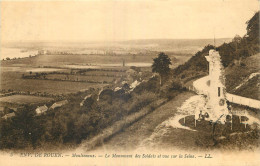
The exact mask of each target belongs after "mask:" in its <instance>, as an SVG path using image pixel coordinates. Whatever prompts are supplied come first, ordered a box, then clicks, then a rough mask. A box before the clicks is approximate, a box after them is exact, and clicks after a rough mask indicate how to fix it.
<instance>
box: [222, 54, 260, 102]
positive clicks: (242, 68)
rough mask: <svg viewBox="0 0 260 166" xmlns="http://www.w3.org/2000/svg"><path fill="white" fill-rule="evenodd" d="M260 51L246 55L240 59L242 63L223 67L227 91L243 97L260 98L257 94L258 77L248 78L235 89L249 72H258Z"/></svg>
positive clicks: (259, 69) (259, 68) (259, 70)
mask: <svg viewBox="0 0 260 166" xmlns="http://www.w3.org/2000/svg"><path fill="white" fill-rule="evenodd" d="M259 62H260V53H258V54H256V55H253V56H250V57H247V58H246V59H243V60H242V61H241V64H242V65H238V64H237V65H230V66H229V67H227V68H226V69H225V74H226V87H227V91H228V92H230V93H234V94H237V95H241V96H244V97H249V98H254V99H258V100H260V96H259V84H258V83H259V79H258V78H259V77H257V76H256V77H254V78H252V79H250V80H249V81H248V82H247V83H245V84H243V86H241V87H240V88H238V89H237V90H236V89H235V87H237V86H239V85H240V84H241V83H243V81H244V80H246V79H247V78H248V77H249V76H250V74H252V73H259V72H260V66H259Z"/></svg>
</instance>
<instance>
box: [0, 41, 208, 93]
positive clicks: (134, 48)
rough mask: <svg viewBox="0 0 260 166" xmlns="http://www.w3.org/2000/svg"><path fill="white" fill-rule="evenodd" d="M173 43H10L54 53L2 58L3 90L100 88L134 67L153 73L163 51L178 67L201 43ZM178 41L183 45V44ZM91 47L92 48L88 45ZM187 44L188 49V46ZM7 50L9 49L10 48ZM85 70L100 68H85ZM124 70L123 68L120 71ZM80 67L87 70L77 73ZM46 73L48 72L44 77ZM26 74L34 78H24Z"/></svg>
mask: <svg viewBox="0 0 260 166" xmlns="http://www.w3.org/2000/svg"><path fill="white" fill-rule="evenodd" d="M147 42H148V44H147ZM172 42H173V41H166V43H164V42H162V41H159V43H158V44H156V42H155V41H153V40H152V41H145V42H144V41H142V42H141V43H136V42H135V41H131V42H130V43H129V42H122V43H117V44H116V45H114V44H113V45H109V46H106V45H102V44H101V45H99V44H98V45H85V44H84V45H82V43H81V44H80V43H77V44H75V43H74V44H73V43H72V44H71V43H70V45H69V47H67V45H66V43H65V45H64V47H63V46H60V45H59V44H58V45H57V46H56V45H55V43H49V44H50V45H49V44H48V43H45V44H44V46H40V44H42V43H38V44H39V46H37V47H35V48H34V47H33V48H32V46H35V44H36V45H37V43H25V44H24V45H23V44H22V45H21V43H20V44H19V43H16V44H13V43H11V45H10V48H14V49H20V50H41V49H44V50H50V51H52V53H51V54H44V55H35V54H32V57H21V58H18V57H19V54H18V53H19V50H18V51H17V50H16V52H17V55H12V56H10V54H8V56H10V57H16V59H11V60H4V61H3V60H2V61H1V70H0V74H1V77H0V79H1V80H0V90H2V91H5V92H6V91H12V90H13V91H20V92H34V93H35V92H36V93H37V92H41V93H48V94H54V95H57V94H69V93H75V92H78V91H80V90H83V89H88V88H90V87H92V88H100V87H102V86H105V85H107V84H111V83H114V82H115V81H116V80H120V79H121V80H122V79H124V78H126V77H127V73H126V70H128V69H129V68H130V67H131V66H136V67H139V68H141V70H142V77H143V76H144V74H145V75H147V74H146V73H151V65H152V63H153V58H155V57H157V55H158V53H159V52H161V51H164V52H166V54H167V55H168V56H169V57H170V58H171V60H172V65H171V66H170V67H171V68H175V67H176V66H178V65H179V64H182V63H184V62H186V61H187V60H188V59H189V58H190V57H191V56H192V53H193V52H195V51H197V50H198V49H199V48H200V47H201V46H202V45H200V44H198V43H197V42H195V41H190V42H188V45H185V44H184V43H187V41H174V42H173V45H172ZM178 42H181V43H182V44H181V45H180V44H178ZM203 42H205V41H203ZM207 42H208V41H207ZM149 43H150V44H149ZM65 46H66V47H65ZM90 46H91V48H88V47H90ZM150 46H151V47H150ZM92 47H93V48H92ZM188 47H189V49H187V48H188ZM7 48H8V47H7ZM173 48H176V49H173ZM91 50H94V51H93V53H91V52H92V51H91ZM111 50H112V51H111ZM187 50H189V51H187ZM11 51H12V50H11ZM8 52H10V49H9V50H8ZM61 52H63V53H61ZM98 52H100V54H98ZM102 52H103V53H102ZM11 53H13V52H11ZM2 56H3V57H4V56H5V55H2ZM123 63H124V65H123ZM123 66H125V67H123ZM86 69H97V70H96V71H95V70H92V71H85V70H86ZM122 69H123V71H121V72H120V70H122ZM80 70H81V71H85V72H83V73H82V72H78V71H80ZM108 70H114V71H108ZM72 72H77V73H76V74H75V73H72ZM144 72H146V73H144ZM43 73H44V74H46V75H44V76H43V75H42V74H43ZM24 75H25V76H32V77H31V78H30V79H25V78H24V77H23V76H24ZM34 75H41V77H35V78H33V76H34ZM27 78H28V77H27Z"/></svg>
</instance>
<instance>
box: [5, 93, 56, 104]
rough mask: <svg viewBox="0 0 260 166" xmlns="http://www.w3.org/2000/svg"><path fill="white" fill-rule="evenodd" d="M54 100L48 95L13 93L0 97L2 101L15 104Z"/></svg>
mask: <svg viewBox="0 0 260 166" xmlns="http://www.w3.org/2000/svg"><path fill="white" fill-rule="evenodd" d="M51 100H53V99H52V98H48V97H38V96H27V95H12V96H6V97H1V98H0V103H14V104H19V105H21V104H41V103H47V102H49V101H51Z"/></svg>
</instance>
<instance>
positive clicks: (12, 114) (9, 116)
mask: <svg viewBox="0 0 260 166" xmlns="http://www.w3.org/2000/svg"><path fill="white" fill-rule="evenodd" d="M14 116H15V113H14V112H11V113H8V114H5V115H4V116H3V117H2V118H3V119H5V120H6V119H9V118H11V117H14Z"/></svg>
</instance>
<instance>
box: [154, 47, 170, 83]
mask: <svg viewBox="0 0 260 166" xmlns="http://www.w3.org/2000/svg"><path fill="white" fill-rule="evenodd" d="M171 64H172V63H171V59H170V58H169V57H168V55H166V54H165V53H163V52H161V53H159V54H158V57H157V58H154V59H153V65H152V72H155V73H158V74H159V75H160V85H161V84H162V79H164V78H165V77H167V75H168V74H169V72H170V67H169V66H170V65H171Z"/></svg>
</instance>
